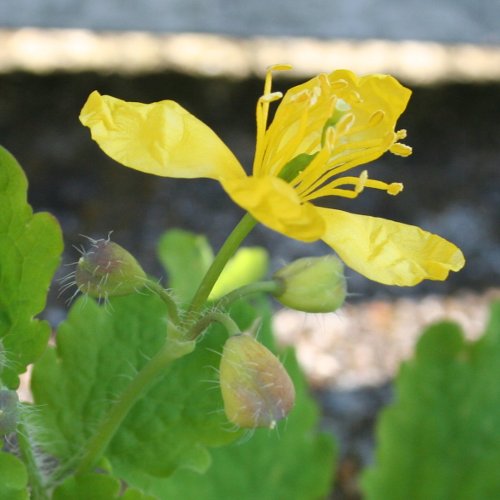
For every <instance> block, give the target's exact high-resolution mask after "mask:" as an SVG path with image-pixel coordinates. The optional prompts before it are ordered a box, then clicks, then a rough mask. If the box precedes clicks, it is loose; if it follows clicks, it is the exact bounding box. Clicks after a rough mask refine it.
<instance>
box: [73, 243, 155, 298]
mask: <svg viewBox="0 0 500 500" xmlns="http://www.w3.org/2000/svg"><path fill="white" fill-rule="evenodd" d="M75 280H76V284H77V286H78V288H79V289H80V291H81V292H83V293H86V294H88V295H90V296H92V297H99V298H101V297H112V296H118V295H127V294H129V293H132V292H134V291H136V290H137V289H138V288H140V287H141V286H143V285H144V282H145V280H146V274H145V272H144V271H143V269H142V267H141V266H140V264H139V263H138V262H137V260H136V259H135V258H134V257H133V256H132V255H131V254H130V253H129V252H127V250H125V249H124V248H123V247H121V246H120V245H118V244H116V243H114V242H112V241H109V239H107V240H104V239H101V240H92V246H91V248H90V249H89V250H88V251H86V252H85V253H84V254H83V255H82V256H81V257H80V260H79V261H78V265H77V269H76V274H75Z"/></svg>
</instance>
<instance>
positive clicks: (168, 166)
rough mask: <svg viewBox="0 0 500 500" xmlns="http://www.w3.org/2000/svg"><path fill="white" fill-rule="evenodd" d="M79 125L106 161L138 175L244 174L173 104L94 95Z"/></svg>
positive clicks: (216, 139) (213, 136)
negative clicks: (89, 134) (114, 162)
mask: <svg viewBox="0 0 500 500" xmlns="http://www.w3.org/2000/svg"><path fill="white" fill-rule="evenodd" d="M80 121H81V122H82V123H83V125H85V126H86V127H89V128H90V131H91V134H92V138H93V139H94V140H95V141H96V142H97V143H98V144H99V146H100V147H101V149H102V150H103V151H104V152H105V153H106V154H107V155H108V156H110V157H111V158H113V159H114V160H116V161H117V162H119V163H121V164H122V165H125V166H126V167H130V168H134V169H135V170H140V171H141V172H146V173H148V174H155V175H161V176H163V177H183V178H197V177H209V178H211V179H217V180H220V179H223V178H226V179H230V178H234V177H240V176H242V175H244V171H243V169H242V167H241V165H240V164H239V162H238V160H237V159H236V158H235V157H234V155H233V153H231V151H230V150H229V148H228V147H227V146H226V145H225V144H224V143H223V142H222V141H221V140H220V139H219V137H218V136H217V135H216V134H215V132H213V131H212V129H211V128H210V127H208V126H207V125H205V124H204V123H203V122H202V121H200V120H198V119H197V118H196V117H195V116H193V115H192V114H191V113H189V112H188V111H186V110H185V109H184V108H183V107H182V106H180V105H179V104H177V103H176V102H174V101H160V102H156V103H153V104H141V103H138V102H126V101H122V100H120V99H116V98H114V97H111V96H106V95H104V96H102V95H100V94H99V93H98V92H97V91H94V92H92V94H90V96H89V98H88V100H87V102H86V103H85V106H84V107H83V109H82V111H81V113H80Z"/></svg>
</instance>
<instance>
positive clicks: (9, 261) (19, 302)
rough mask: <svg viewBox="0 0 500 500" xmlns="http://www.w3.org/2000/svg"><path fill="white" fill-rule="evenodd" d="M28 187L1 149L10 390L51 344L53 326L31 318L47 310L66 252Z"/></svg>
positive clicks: (2, 297) (3, 313) (1, 278)
mask: <svg viewBox="0 0 500 500" xmlns="http://www.w3.org/2000/svg"><path fill="white" fill-rule="evenodd" d="M27 188H28V183H27V180H26V177H25V175H24V172H23V171H22V169H21V167H20V166H19V164H18V163H17V161H16V160H15V158H14V157H13V156H12V155H11V154H10V153H8V152H7V151H6V150H5V149H3V148H1V147H0V340H1V343H0V357H1V359H2V362H1V366H0V371H1V373H0V376H1V379H2V381H3V383H4V384H5V385H6V386H7V387H9V388H11V389H16V388H17V386H18V385H19V377H18V375H19V374H21V373H23V372H24V371H26V367H27V365H28V364H30V363H32V362H33V361H35V360H36V359H37V358H38V357H39V356H40V355H41V353H42V352H43V350H44V349H45V347H46V345H47V341H48V338H49V335H50V326H49V324H48V323H47V322H46V321H40V320H36V319H33V317H34V316H36V315H37V314H38V313H40V312H41V311H42V310H43V308H44V307H45V301H46V295H47V290H48V288H49V285H50V282H51V280H52V278H53V275H54V272H55V270H56V268H57V266H58V265H59V259H60V255H61V253H62V248H63V244H62V236H61V230H60V228H59V224H58V223H57V221H56V220H55V219H54V217H52V216H51V215H50V214H48V213H37V214H34V215H33V212H32V210H31V207H30V206H29V205H28V203H27Z"/></svg>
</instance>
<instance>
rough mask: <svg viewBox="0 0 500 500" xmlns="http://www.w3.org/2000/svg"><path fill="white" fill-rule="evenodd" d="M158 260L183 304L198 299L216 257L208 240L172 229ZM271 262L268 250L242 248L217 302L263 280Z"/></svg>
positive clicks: (222, 280) (218, 288)
mask: <svg viewBox="0 0 500 500" xmlns="http://www.w3.org/2000/svg"><path fill="white" fill-rule="evenodd" d="M158 256H159V259H160V261H161V263H162V264H163V266H164V268H165V269H166V271H167V272H168V275H169V286H170V288H173V289H174V290H175V294H176V296H177V297H178V298H179V300H180V301H181V302H182V303H187V302H189V300H190V299H191V298H192V297H193V296H194V294H195V292H196V290H197V289H198V286H199V285H200V283H201V280H202V278H203V276H204V275H205V273H206V271H207V270H208V268H209V267H210V264H211V263H212V261H213V258H214V254H213V251H212V248H211V246H210V244H209V243H208V240H207V239H206V238H205V237H204V236H201V235H197V234H193V233H190V232H189V231H183V230H181V229H171V230H170V231H167V232H166V233H164V235H163V236H162V237H161V239H160V243H159V245H158ZM268 264H269V258H268V255H267V252H266V250H265V249H264V248H260V247H245V248H240V249H239V250H238V251H237V252H236V254H235V255H234V257H233V258H232V259H230V260H229V262H228V263H227V265H226V267H225V268H224V270H223V271H222V273H221V275H220V276H219V279H218V280H217V283H215V286H214V288H213V290H212V293H211V294H210V300H217V299H219V298H220V297H222V296H223V295H225V294H227V293H229V292H231V291H232V290H234V289H235V288H239V287H241V286H244V285H247V284H249V283H253V282H255V281H258V280H260V279H262V278H263V277H264V276H265V275H266V273H267V269H268Z"/></svg>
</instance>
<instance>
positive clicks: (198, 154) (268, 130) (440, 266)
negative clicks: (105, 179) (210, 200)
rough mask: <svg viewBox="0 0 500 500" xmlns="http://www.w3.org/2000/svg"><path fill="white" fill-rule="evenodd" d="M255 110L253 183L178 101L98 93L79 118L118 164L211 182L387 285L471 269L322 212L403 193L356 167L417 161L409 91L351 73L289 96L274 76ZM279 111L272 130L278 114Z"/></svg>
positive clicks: (396, 233) (395, 235)
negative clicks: (339, 200) (402, 122)
mask: <svg viewBox="0 0 500 500" xmlns="http://www.w3.org/2000/svg"><path fill="white" fill-rule="evenodd" d="M284 69H289V67H288V66H283V65H282V66H274V67H272V68H270V70H269V71H268V73H267V76H266V82H265V87H264V94H263V95H262V97H261V98H260V99H259V100H258V103H257V144H256V152H255V160H254V164H253V172H252V175H250V176H248V175H246V173H245V171H244V169H243V167H242V166H241V165H240V163H239V162H238V160H237V159H236V158H235V156H234V155H233V154H232V153H231V151H230V150H229V148H227V146H226V145H225V144H224V143H223V142H222V141H221V139H219V137H218V136H217V135H216V134H215V133H214V132H213V131H212V130H211V129H210V128H209V127H208V126H207V125H205V124H204V123H202V122H201V121H200V120H198V119H197V118H195V117H194V116H193V115H191V114H190V113H189V112H188V111H186V110H185V109H184V108H182V107H181V106H180V105H179V104H177V103H175V102H173V101H161V102H157V103H153V104H140V103H133V102H125V101H122V100H120V99H116V98H114V97H110V96H101V95H100V94H99V93H98V92H93V93H92V94H91V95H90V97H89V99H88V101H87V103H86V104H85V106H84V108H83V109H82V112H81V115H80V120H81V121H82V123H83V124H84V125H86V126H87V127H89V128H90V130H91V133H92V138H93V139H94V140H95V141H96V142H97V143H98V144H99V146H100V147H101V148H102V149H103V150H104V151H105V152H106V153H107V154H108V155H109V156H111V157H112V158H113V159H115V160H116V161H118V162H120V163H122V164H123V165H125V166H127V167H131V168H134V169H136V170H140V171H142V172H147V173H151V174H156V175H161V176H166V177H185V178H193V177H208V178H212V179H215V180H217V181H219V182H220V183H221V184H222V186H223V187H224V189H225V190H226V192H227V193H228V194H229V196H230V197H231V198H232V199H233V200H234V201H235V202H236V203H237V204H238V205H240V206H241V207H243V208H244V209H245V210H247V211H248V212H249V213H250V214H251V215H252V216H253V217H255V219H257V220H258V221H260V222H261V223H263V224H265V225H266V226H268V227H270V228H271V229H274V230H275V231H278V232H280V233H283V234H285V235H287V236H289V237H291V238H295V239H298V240H301V241H306V242H312V241H316V240H319V239H321V240H323V241H324V242H325V243H327V244H328V245H329V246H330V247H331V248H333V249H334V250H335V251H336V252H337V253H338V255H339V256H340V257H341V258H342V259H343V260H344V262H345V263H346V264H347V265H348V266H350V267H351V268H353V269H355V270H356V271H358V272H359V273H361V274H363V275H365V276H366V277H368V278H370V279H372V280H374V281H378V282H380V283H385V284H390V285H400V286H405V285H406V286H410V285H415V284H417V283H419V282H420V281H422V280H423V279H434V280H444V279H446V277H447V276H448V273H449V271H450V270H451V271H458V270H459V269H461V268H462V267H463V265H464V263H465V260H464V257H463V255H462V252H461V251H460V250H459V249H458V248H457V247H456V246H455V245H453V244H452V243H450V242H448V241H446V240H445V239H443V238H441V237H440V236H437V235H434V234H431V233H428V232H426V231H424V230H422V229H420V228H419V227H416V226H411V225H407V224H401V223H397V222H394V221H389V220H386V219H381V218H376V217H370V216H366V215H358V214H353V213H350V212H345V211H341V210H335V209H328V208H322V207H319V206H317V205H315V204H313V201H314V202H315V201H316V200H317V199H318V198H323V197H326V196H341V197H347V198H355V197H357V196H358V195H359V194H360V193H361V192H362V191H363V190H364V189H365V188H374V189H379V190H383V191H386V192H387V193H388V194H391V195H396V194H398V193H399V192H400V191H401V190H402V189H403V186H402V184H400V183H397V182H393V183H386V182H383V181H381V180H375V179H371V178H369V176H368V173H367V171H366V170H362V171H361V172H360V173H358V174H357V175H352V173H351V172H350V171H351V170H352V169H354V168H355V167H359V166H360V165H363V164H366V163H368V162H371V161H373V160H375V159H377V158H379V157H380V156H381V155H383V154H384V153H385V152H386V151H390V152H392V153H394V154H396V155H400V156H408V155H409V154H411V148H410V147H408V146H406V145H404V144H402V143H400V142H399V141H400V140H401V139H404V138H405V136H406V131H404V130H400V131H395V125H396V121H397V119H398V118H399V116H400V115H401V113H402V112H403V111H404V109H405V107H406V105H407V103H408V100H409V98H410V94H411V92H410V91H409V90H408V89H406V88H405V87H403V86H402V85H401V84H400V83H399V82H398V81H397V80H396V79H394V78H393V77H391V76H388V75H368V76H364V77H358V76H356V75H355V74H354V73H352V72H350V71H347V70H338V71H334V72H333V73H330V74H329V75H327V74H320V75H318V76H316V77H315V78H312V79H311V80H309V81H307V82H305V83H303V84H301V85H298V86H296V87H293V88H291V89H290V90H288V92H286V94H285V95H284V96H283V95H282V94H281V93H280V92H272V89H271V83H272V71H275V70H284ZM280 99H281V102H280V104H279V106H278V108H277V110H276V114H275V117H274V119H273V121H272V123H271V125H270V126H269V127H267V121H268V114H269V106H270V103H272V102H273V101H277V100H280Z"/></svg>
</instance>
